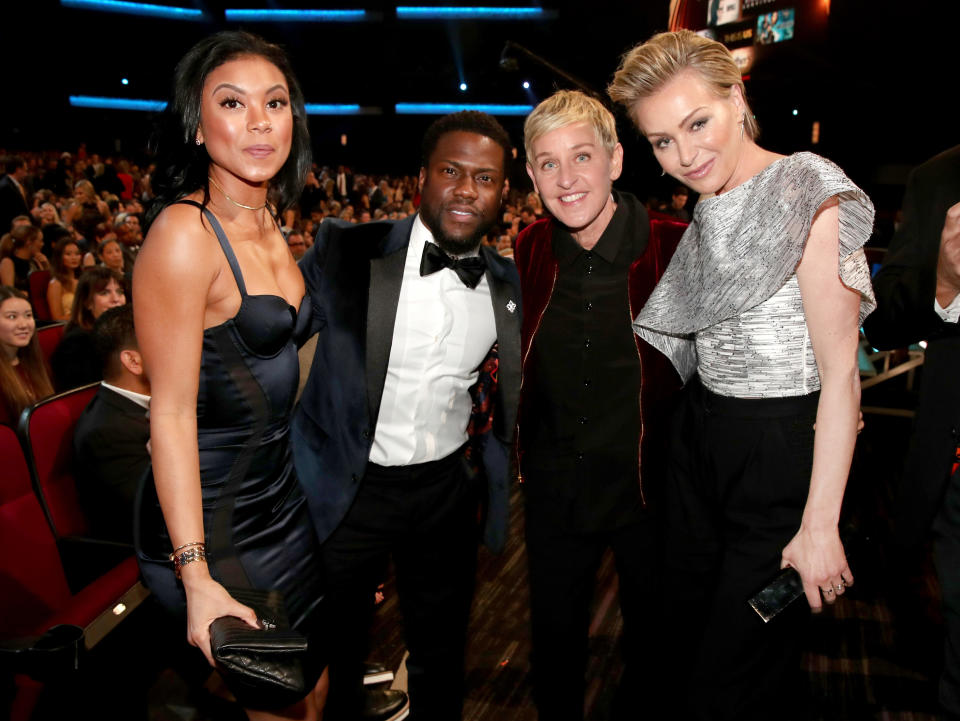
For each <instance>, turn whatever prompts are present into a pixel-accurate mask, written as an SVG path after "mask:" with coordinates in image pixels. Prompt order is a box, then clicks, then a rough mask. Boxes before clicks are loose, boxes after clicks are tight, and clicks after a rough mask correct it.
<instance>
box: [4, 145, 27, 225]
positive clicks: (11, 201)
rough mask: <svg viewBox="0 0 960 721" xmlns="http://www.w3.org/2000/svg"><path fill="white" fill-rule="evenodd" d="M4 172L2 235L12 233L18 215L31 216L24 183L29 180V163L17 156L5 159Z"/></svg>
mask: <svg viewBox="0 0 960 721" xmlns="http://www.w3.org/2000/svg"><path fill="white" fill-rule="evenodd" d="M3 172H4V173H5V175H4V176H3V177H2V178H0V235H3V234H4V233H9V232H10V223H11V221H13V219H14V218H16V217H17V216H18V215H29V214H30V208H29V206H28V205H27V190H26V187H25V186H24V183H25V181H26V178H27V162H26V161H25V160H24V159H23V158H21V157H19V156H17V155H10V156H7V157H5V158H3Z"/></svg>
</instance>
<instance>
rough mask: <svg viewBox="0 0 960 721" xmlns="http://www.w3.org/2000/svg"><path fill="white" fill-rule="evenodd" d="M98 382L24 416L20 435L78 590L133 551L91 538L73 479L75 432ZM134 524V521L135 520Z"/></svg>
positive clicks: (131, 573) (131, 567)
mask: <svg viewBox="0 0 960 721" xmlns="http://www.w3.org/2000/svg"><path fill="white" fill-rule="evenodd" d="M97 387H98V384H97V383H93V384H91V385H88V386H83V387H81V388H76V389H73V390H70V391H67V392H65V393H60V394H58V395H55V396H52V397H50V398H47V399H45V400H42V401H40V402H38V403H37V404H35V405H34V406H32V407H31V408H28V409H27V410H25V411H24V412H23V415H22V416H21V417H20V425H19V429H18V432H19V435H20V442H21V444H22V446H23V449H24V454H25V456H26V460H27V467H28V468H29V470H30V476H31V481H32V484H33V489H34V492H35V493H36V495H37V498H38V500H39V501H40V505H41V507H42V508H43V510H44V513H45V515H46V518H47V521H48V524H49V526H50V530H51V531H52V532H53V536H54V538H55V539H56V542H57V547H58V549H59V552H60V559H61V562H62V564H63V568H64V571H65V572H66V576H67V581H68V583H69V586H70V588H71V590H72V591H74V592H79V590H80V589H81V588H83V587H84V586H86V585H87V584H88V583H89V582H90V581H91V580H92V579H93V578H98V577H100V576H103V575H104V574H106V573H107V572H113V570H114V567H115V566H117V565H119V564H121V562H126V561H128V560H132V556H133V548H132V547H131V546H129V545H126V544H122V543H115V542H111V541H102V540H95V539H91V538H89V537H88V535H87V534H88V530H89V524H88V523H87V518H86V516H85V514H84V512H83V509H82V508H81V506H80V502H79V499H78V497H77V487H76V482H75V480H74V475H73V431H74V428H75V427H76V425H77V420H78V419H79V418H80V414H81V413H82V412H83V409H84V408H85V407H86V406H87V403H89V402H90V399H91V398H93V396H94V394H95V393H96V392H97ZM131 522H132V521H131ZM125 567H126V568H127V569H128V570H127V572H126V575H125V577H124V578H125V579H126V582H127V586H128V587H130V586H133V584H134V583H136V582H137V579H138V573H137V568H136V564H135V563H130V564H125Z"/></svg>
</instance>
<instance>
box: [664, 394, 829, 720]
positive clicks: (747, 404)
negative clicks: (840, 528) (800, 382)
mask: <svg viewBox="0 0 960 721" xmlns="http://www.w3.org/2000/svg"><path fill="white" fill-rule="evenodd" d="M686 393H687V396H686V399H685V402H684V404H683V406H682V407H681V409H680V412H679V413H678V416H677V418H676V419H675V423H676V425H675V427H674V428H673V433H672V441H671V443H672V446H673V447H672V449H671V456H672V457H671V467H670V473H669V476H668V486H667V499H666V513H667V541H666V543H667V546H666V548H667V556H666V565H665V579H666V584H665V588H666V589H667V594H668V599H669V602H668V604H667V613H668V617H667V624H668V628H669V629H670V632H671V634H672V637H673V642H672V644H671V649H672V654H671V655H670V656H669V657H668V661H669V663H670V667H671V670H670V673H669V677H670V679H671V681H672V683H673V684H674V685H675V687H674V688H673V690H672V691H671V695H673V696H674V697H675V698H676V699H678V700H679V701H680V702H681V703H684V702H685V703H686V704H687V705H688V707H689V708H688V709H687V711H686V712H685V713H681V712H679V711H678V714H677V718H688V719H700V720H702V721H707V720H709V721H724V720H730V721H733V720H736V721H748V720H752V719H756V720H757V721H760V720H761V719H762V720H764V721H766V720H768V719H771V718H777V719H785V718H804V717H805V711H806V708H805V704H806V701H805V699H804V697H803V696H802V695H801V694H800V685H799V682H800V681H801V675H800V654H801V652H802V640H803V630H804V624H805V623H806V620H807V619H808V618H809V610H808V608H807V606H806V603H805V602H804V601H802V600H801V601H797V602H796V603H795V604H793V605H792V606H791V607H789V608H788V610H787V611H785V612H784V613H782V614H781V615H780V616H777V617H776V618H774V619H773V620H772V621H771V622H770V623H768V624H764V623H763V621H762V620H761V619H760V617H759V616H758V615H757V614H756V613H755V612H754V611H753V610H752V609H751V608H750V607H749V606H748V604H747V599H748V598H749V597H750V596H752V595H753V593H755V592H756V591H757V590H758V589H759V588H761V587H762V586H763V585H765V584H766V583H767V582H768V581H769V580H770V579H772V578H773V577H774V576H775V575H776V573H777V572H778V571H779V568H780V557H781V552H782V550H783V548H784V546H786V544H787V543H788V542H789V541H790V540H791V538H793V536H794V535H795V534H796V532H797V530H798V529H799V527H800V520H801V517H802V515H803V508H804V505H805V503H806V498H807V492H808V490H809V486H810V472H811V467H812V464H813V423H814V421H815V418H816V409H817V402H818V395H819V394H816V393H814V394H810V395H807V396H801V397H793V398H765V399H756V400H754V399H737V398H726V397H721V396H717V395H714V394H711V393H709V392H708V391H706V390H704V389H702V388H700V387H698V386H694V387H692V388H690V389H688V390H687V391H686Z"/></svg>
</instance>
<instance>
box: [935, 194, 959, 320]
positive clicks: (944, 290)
mask: <svg viewBox="0 0 960 721" xmlns="http://www.w3.org/2000/svg"><path fill="white" fill-rule="evenodd" d="M958 293H960V203H957V204H956V205H954V206H952V207H951V208H950V209H949V210H947V217H946V219H945V220H944V221H943V231H942V232H941V233H940V257H939V258H938V259H937V302H938V303H939V304H940V307H941V308H946V307H947V306H948V305H950V303H951V302H952V301H953V299H954V298H956V297H957V294H958Z"/></svg>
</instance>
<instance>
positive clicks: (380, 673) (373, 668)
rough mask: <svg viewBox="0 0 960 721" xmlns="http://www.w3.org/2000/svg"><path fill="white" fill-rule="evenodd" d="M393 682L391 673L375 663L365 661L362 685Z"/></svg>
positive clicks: (380, 664)
mask: <svg viewBox="0 0 960 721" xmlns="http://www.w3.org/2000/svg"><path fill="white" fill-rule="evenodd" d="M390 681H393V671H391V670H390V669H389V668H387V667H386V666H384V665H383V664H382V663H377V662H376V661H367V662H366V663H365V664H363V685H364V686H371V685H373V684H378V683H388V682H390Z"/></svg>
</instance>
